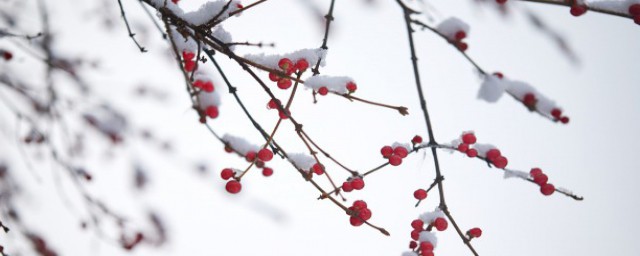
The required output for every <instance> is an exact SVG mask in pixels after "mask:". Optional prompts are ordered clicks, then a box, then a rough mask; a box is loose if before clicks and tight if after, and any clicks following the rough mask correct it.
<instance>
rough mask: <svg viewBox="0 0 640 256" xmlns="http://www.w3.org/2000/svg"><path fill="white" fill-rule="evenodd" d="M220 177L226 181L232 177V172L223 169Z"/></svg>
mask: <svg viewBox="0 0 640 256" xmlns="http://www.w3.org/2000/svg"><path fill="white" fill-rule="evenodd" d="M220 177H222V179H223V180H228V179H230V178H231V177H233V170H231V169H229V168H225V169H223V170H222V171H221V172H220Z"/></svg>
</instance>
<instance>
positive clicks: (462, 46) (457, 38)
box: [451, 30, 469, 52]
mask: <svg viewBox="0 0 640 256" xmlns="http://www.w3.org/2000/svg"><path fill="white" fill-rule="evenodd" d="M466 37H467V33H466V32H464V31H463V30H459V31H458V32H456V33H455V35H454V37H453V40H452V41H451V43H452V44H454V45H455V46H456V47H458V49H459V50H460V51H463V52H464V51H466V50H467V48H469V45H467V43H465V42H463V41H462V39H465V38H466Z"/></svg>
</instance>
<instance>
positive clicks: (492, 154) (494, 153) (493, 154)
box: [486, 148, 502, 162]
mask: <svg viewBox="0 0 640 256" xmlns="http://www.w3.org/2000/svg"><path fill="white" fill-rule="evenodd" d="M486 156H487V160H489V161H491V162H493V161H495V160H496V158H498V157H499V156H502V153H500V150H498V149H497V148H493V149H489V151H487V154H486Z"/></svg>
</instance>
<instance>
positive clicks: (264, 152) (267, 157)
mask: <svg viewBox="0 0 640 256" xmlns="http://www.w3.org/2000/svg"><path fill="white" fill-rule="evenodd" d="M258 158H259V159H260V160H262V161H264V162H269V161H271V159H273V152H271V150H269V149H267V148H263V149H260V151H258Z"/></svg>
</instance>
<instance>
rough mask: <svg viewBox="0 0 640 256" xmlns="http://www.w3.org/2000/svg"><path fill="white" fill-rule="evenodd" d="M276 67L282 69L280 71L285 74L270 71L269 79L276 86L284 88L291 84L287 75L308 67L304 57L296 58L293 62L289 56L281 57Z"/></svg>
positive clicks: (302, 70)
mask: <svg viewBox="0 0 640 256" xmlns="http://www.w3.org/2000/svg"><path fill="white" fill-rule="evenodd" d="M278 67H279V68H280V71H282V73H284V74H285V75H286V76H281V75H280V74H278V73H275V72H270V73H269V80H271V81H273V82H276V83H277V85H278V88H280V89H282V90H286V89H289V87H291V84H292V82H291V79H289V77H288V76H290V75H291V74H293V73H294V72H296V71H298V72H300V73H302V72H304V71H306V70H307V68H309V62H307V60H305V59H298V60H296V63H295V64H294V63H293V61H291V60H290V59H289V58H282V59H280V60H279V61H278Z"/></svg>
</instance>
